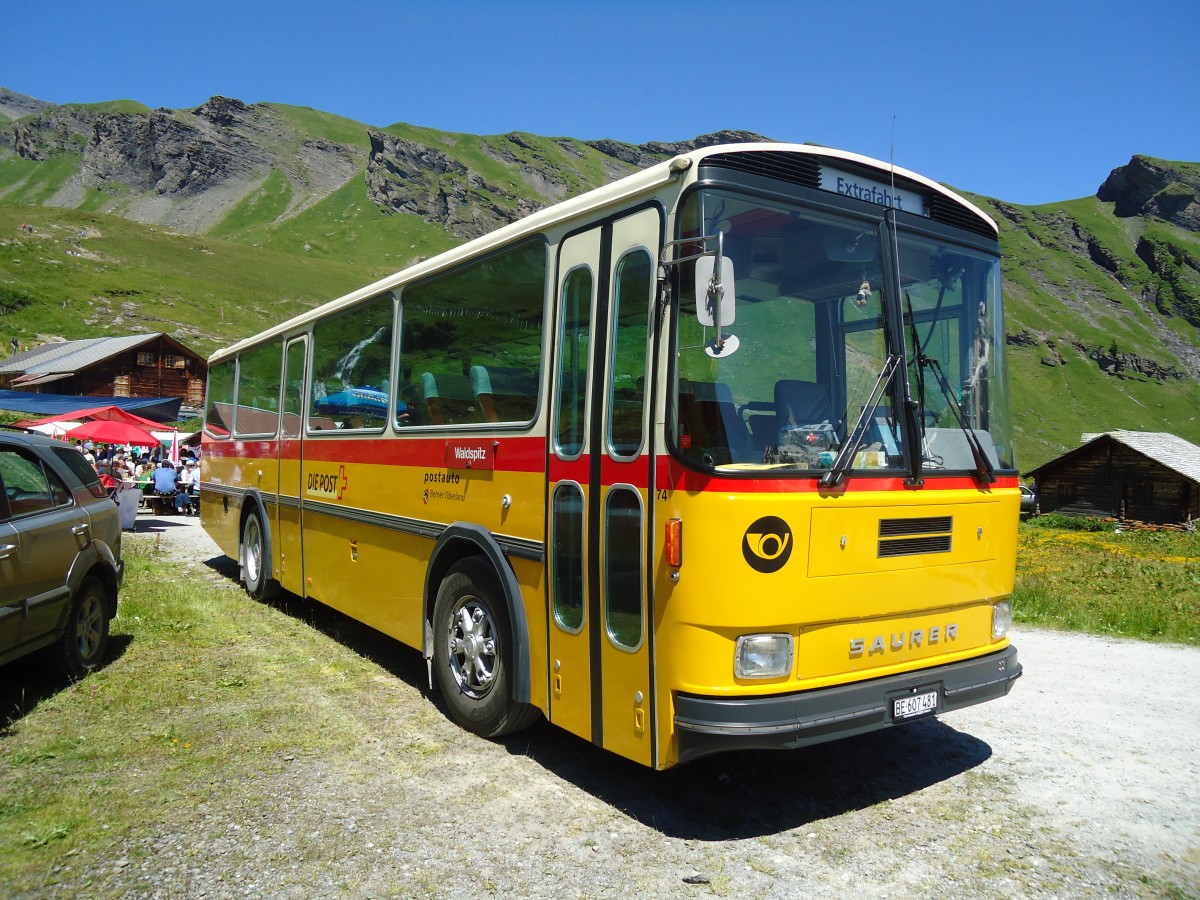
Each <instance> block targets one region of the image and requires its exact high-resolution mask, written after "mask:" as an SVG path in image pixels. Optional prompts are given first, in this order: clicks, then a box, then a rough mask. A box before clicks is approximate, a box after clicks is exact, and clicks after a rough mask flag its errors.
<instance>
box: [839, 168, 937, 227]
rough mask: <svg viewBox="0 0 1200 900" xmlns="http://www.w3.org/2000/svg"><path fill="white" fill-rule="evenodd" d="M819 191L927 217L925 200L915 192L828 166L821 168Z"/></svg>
mask: <svg viewBox="0 0 1200 900" xmlns="http://www.w3.org/2000/svg"><path fill="white" fill-rule="evenodd" d="M821 190H823V191H832V192H833V193H835V194H841V195H842V196H843V197H853V198H854V199H855V200H864V201H866V202H867V203H874V204H876V205H877V206H893V207H895V208H896V209H899V210H902V211H904V212H910V213H916V214H917V215H918V216H928V215H929V212H928V210H927V209H926V208H925V198H924V197H922V196H921V195H920V194H918V193H917V192H916V191H907V190H905V189H904V188H897V187H892V186H891V185H890V184H884V183H883V182H881V181H874V180H872V179H870V178H864V177H863V176H861V175H852V174H850V173H849V172H842V171H840V170H838V169H832V168H830V167H829V166H821Z"/></svg>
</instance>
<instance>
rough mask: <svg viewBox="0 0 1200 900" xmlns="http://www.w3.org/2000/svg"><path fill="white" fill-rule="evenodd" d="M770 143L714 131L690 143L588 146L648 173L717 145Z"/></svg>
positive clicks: (745, 134)
mask: <svg viewBox="0 0 1200 900" xmlns="http://www.w3.org/2000/svg"><path fill="white" fill-rule="evenodd" d="M769 140H770V138H765V137H763V136H762V135H761V134H756V133H754V132H753V131H714V132H713V133H712V134H703V135H700V137H697V138H693V139H692V140H690V141H674V142H664V141H651V142H650V143H648V144H625V143H622V142H621V141H614V140H609V139H608V138H604V139H602V140H598V141H588V142H587V143H588V146H590V147H595V148H596V149H597V150H599V151H600V152H601V153H603V154H605V155H606V156H611V157H613V158H614V159H617V160H620V161H621V162H623V163H627V164H628V165H631V166H636V167H637V168H639V169H644V168H646V167H647V166H652V165H654V164H655V163H659V162H662V161H663V160H664V159H670V158H671V157H672V156H678V155H679V154H681V153H690V152H691V151H693V150H699V149H700V148H702V147H715V146H716V145H717V144H742V143H756V144H759V143H763V142H764V141H769Z"/></svg>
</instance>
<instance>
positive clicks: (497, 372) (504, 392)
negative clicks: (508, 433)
mask: <svg viewBox="0 0 1200 900" xmlns="http://www.w3.org/2000/svg"><path fill="white" fill-rule="evenodd" d="M471 390H472V391H474V392H475V399H476V401H478V403H479V408H480V410H481V411H482V412H483V418H484V419H485V420H486V421H488V422H527V421H528V420H530V419H532V418H533V413H534V411H535V410H536V409H537V376H536V375H534V374H533V373H532V372H529V371H526V370H525V369H512V368H503V367H498V366H493V367H491V368H489V367H487V366H471Z"/></svg>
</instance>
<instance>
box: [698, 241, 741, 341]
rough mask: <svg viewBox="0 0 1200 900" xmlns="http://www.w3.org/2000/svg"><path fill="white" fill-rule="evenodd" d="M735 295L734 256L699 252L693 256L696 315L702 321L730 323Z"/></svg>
mask: <svg viewBox="0 0 1200 900" xmlns="http://www.w3.org/2000/svg"><path fill="white" fill-rule="evenodd" d="M718 259H720V266H718V265H717V260H718ZM736 296H737V290H736V287H735V285H734V277H733V260H731V259H730V258H729V257H727V256H723V257H716V256H701V257H700V258H699V259H697V260H696V318H697V319H699V320H700V324H701V325H708V326H710V327H711V326H714V325H715V326H716V327H718V328H724V327H725V326H726V325H732V324H733V320H734V298H735V297H736Z"/></svg>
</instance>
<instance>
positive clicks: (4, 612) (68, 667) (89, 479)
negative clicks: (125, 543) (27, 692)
mask: <svg viewBox="0 0 1200 900" xmlns="http://www.w3.org/2000/svg"><path fill="white" fill-rule="evenodd" d="M123 574H124V564H123V563H122V562H121V520H120V517H119V515H118V511H117V506H116V504H115V503H113V502H112V500H110V499H109V497H108V494H107V493H106V492H105V490H104V487H103V486H102V485H101V484H100V479H99V477H98V476H97V475H96V473H95V471H94V470H93V469H92V467H91V466H90V465H89V464H88V462H87V460H86V459H84V458H83V455H82V454H81V453H80V452H79V451H78V450H75V449H74V448H73V447H72V446H70V445H69V444H65V443H63V442H62V441H56V440H52V439H50V438H47V437H42V436H41V435H31V434H21V433H17V432H11V433H10V432H4V431H0V665H2V664H4V663H7V662H9V661H11V660H14V659H16V658H18V657H21V656H25V655H26V654H29V653H33V652H34V651H36V650H42V649H45V652H46V655H47V656H49V658H50V659H51V660H52V661H53V662H54V664H55V665H56V666H57V667H58V668H59V669H60V670H62V671H63V672H65V673H66V674H67V675H69V676H71V677H73V678H78V677H80V676H82V675H86V674H87V673H88V672H90V671H92V670H93V669H95V668H96V667H97V666H99V665H100V663H101V661H102V660H103V659H104V651H105V648H106V647H107V645H108V627H109V621H110V620H111V619H112V618H113V616H115V615H116V614H117V590H118V588H119V587H120V586H121V577H122V575H123Z"/></svg>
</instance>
